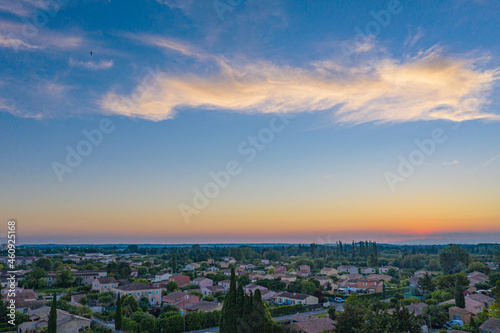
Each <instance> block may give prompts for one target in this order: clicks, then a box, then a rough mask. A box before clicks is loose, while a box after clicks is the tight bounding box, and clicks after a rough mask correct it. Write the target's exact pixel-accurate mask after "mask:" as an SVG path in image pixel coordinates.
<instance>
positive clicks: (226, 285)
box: [217, 280, 231, 291]
mask: <svg viewBox="0 0 500 333" xmlns="http://www.w3.org/2000/svg"><path fill="white" fill-rule="evenodd" d="M217 285H219V286H221V287H222V288H224V291H228V290H229V287H230V286H231V281H230V280H222V281H219V283H217Z"/></svg>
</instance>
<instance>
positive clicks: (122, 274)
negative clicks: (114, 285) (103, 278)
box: [106, 262, 132, 280]
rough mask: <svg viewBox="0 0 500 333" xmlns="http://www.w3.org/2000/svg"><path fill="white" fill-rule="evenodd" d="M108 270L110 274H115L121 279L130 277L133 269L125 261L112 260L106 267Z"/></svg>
mask: <svg viewBox="0 0 500 333" xmlns="http://www.w3.org/2000/svg"><path fill="white" fill-rule="evenodd" d="M106 271H107V272H108V274H113V275H112V276H114V277H115V278H116V279H117V280H120V279H128V278H130V273H132V269H131V268H130V266H129V265H128V264H127V263H125V262H118V263H116V262H110V263H109V264H108V266H107V267H106Z"/></svg>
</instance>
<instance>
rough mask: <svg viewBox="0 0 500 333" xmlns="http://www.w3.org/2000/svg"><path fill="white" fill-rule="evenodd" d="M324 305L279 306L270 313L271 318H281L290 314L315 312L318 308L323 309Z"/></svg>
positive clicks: (271, 309) (270, 310) (270, 309)
mask: <svg viewBox="0 0 500 333" xmlns="http://www.w3.org/2000/svg"><path fill="white" fill-rule="evenodd" d="M322 307H323V305H322V304H315V305H302V304H295V305H283V306H278V307H275V308H269V312H270V313H271V317H280V316H286V315H290V314H295V313H298V312H308V311H313V310H316V309H318V308H322Z"/></svg>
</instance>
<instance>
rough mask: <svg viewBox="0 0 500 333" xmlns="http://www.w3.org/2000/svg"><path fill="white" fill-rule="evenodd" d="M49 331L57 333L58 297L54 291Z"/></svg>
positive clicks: (49, 332)
mask: <svg viewBox="0 0 500 333" xmlns="http://www.w3.org/2000/svg"><path fill="white" fill-rule="evenodd" d="M47 332H48V333H57V297H56V293H55V292H54V296H53V298H52V305H51V307H50V313H49V321H48V324H47Z"/></svg>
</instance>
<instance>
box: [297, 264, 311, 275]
mask: <svg viewBox="0 0 500 333" xmlns="http://www.w3.org/2000/svg"><path fill="white" fill-rule="evenodd" d="M299 271H304V272H309V273H311V267H310V266H309V265H300V266H299Z"/></svg>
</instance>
